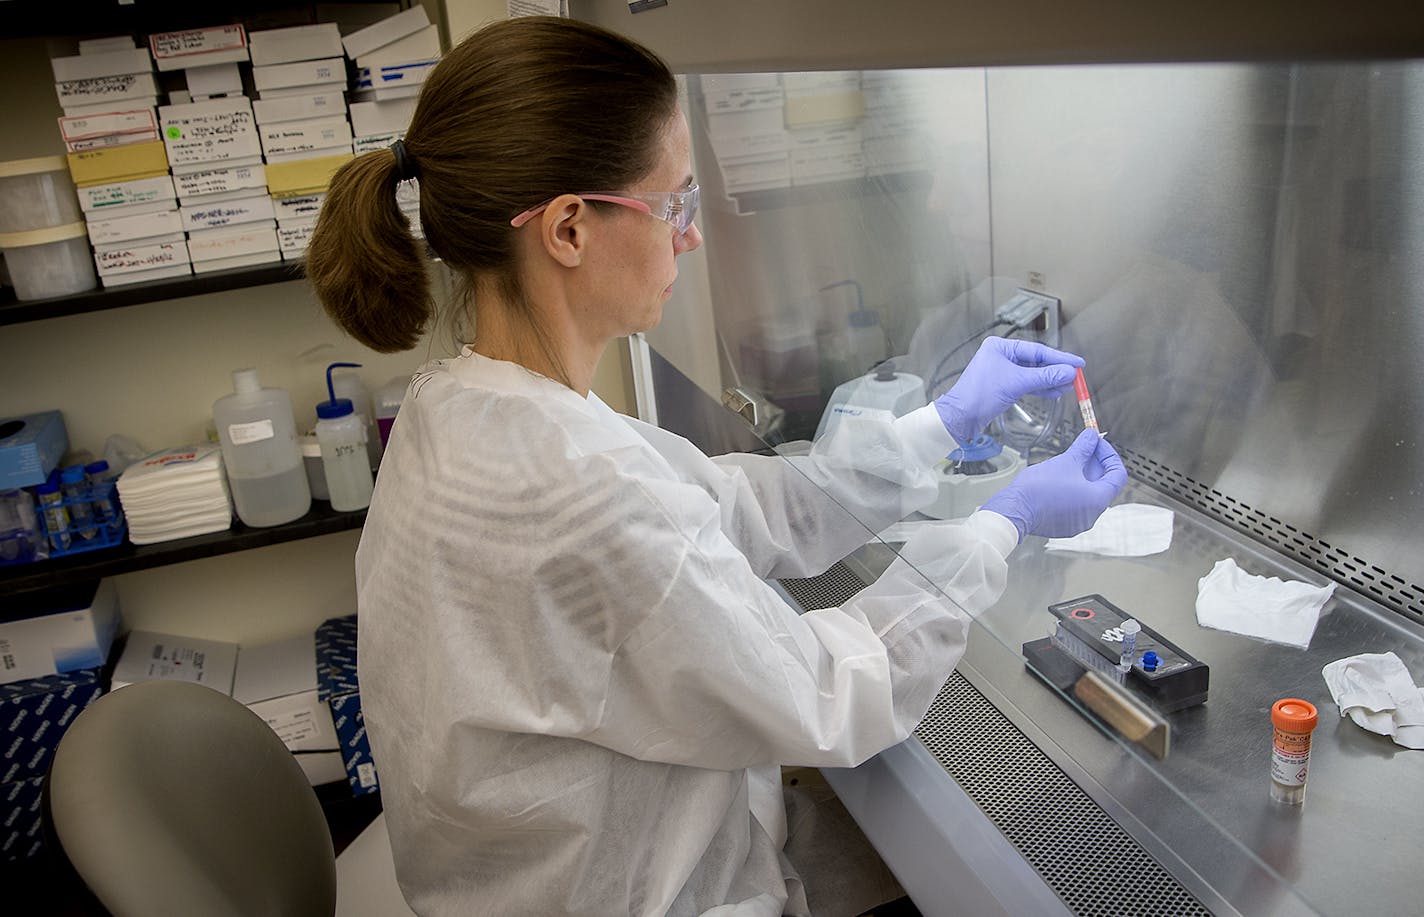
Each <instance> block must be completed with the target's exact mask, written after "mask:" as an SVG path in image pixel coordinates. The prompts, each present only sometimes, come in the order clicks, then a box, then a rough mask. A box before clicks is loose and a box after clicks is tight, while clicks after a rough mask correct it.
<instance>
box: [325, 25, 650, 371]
mask: <svg viewBox="0 0 1424 917" xmlns="http://www.w3.org/2000/svg"><path fill="white" fill-rule="evenodd" d="M676 105H677V87H676V84H675V83H674V81H673V77H672V73H671V72H670V71H669V70H668V68H667V65H666V64H664V63H663V62H662V60H660V59H659V58H658V57H657V55H655V54H653V53H652V52H651V51H649V50H647V49H646V48H644V47H642V46H641V45H638V44H636V43H634V42H631V41H629V40H628V39H626V38H623V37H622V36H620V35H617V34H615V33H613V32H609V31H606V30H604V29H600V28H598V27H596V26H592V25H588V24H586V23H581V22H578V21H576V20H570V19H558V18H552V17H544V16H528V17H522V18H518V19H510V20H505V21H501V22H496V23H493V24H492V25H489V26H486V27H485V28H482V29H480V30H479V31H477V32H475V33H473V34H472V35H470V36H469V37H468V38H466V39H465V40H464V41H462V42H460V44H458V45H457V46H455V47H454V48H452V49H451V50H450V52H449V53H448V54H446V55H445V57H444V58H443V59H442V60H441V62H440V63H439V64H438V65H436V67H435V69H434V70H433V71H432V72H431V73H430V75H429V77H427V78H426V81H425V84H424V88H423V89H422V90H421V93H420V99H419V101H418V102H417V103H416V108H415V114H414V116H413V117H412V118H411V122H410V127H409V128H408V130H407V131H406V135H405V140H404V144H405V151H406V156H407V158H408V162H409V164H410V167H411V168H413V169H414V170H415V171H417V172H418V173H419V175H420V222H421V227H422V229H423V230H424V233H425V238H426V240H427V242H428V243H429V246H430V248H431V250H432V251H434V253H435V254H436V255H437V256H439V257H440V258H441V259H442V260H443V261H444V262H445V264H446V265H447V266H448V267H449V268H451V269H452V270H454V271H455V272H456V273H457V274H458V275H459V277H460V279H461V280H462V281H463V284H462V286H463V287H464V288H466V289H481V288H486V284H488V285H489V286H488V287H487V288H489V289H495V290H499V291H501V293H502V295H503V297H504V298H505V299H506V300H507V301H510V302H513V303H516V304H517V303H519V302H522V297H521V296H520V295H519V294H520V289H521V284H520V281H519V277H518V273H517V270H516V267H515V261H514V244H513V243H514V231H515V230H514V229H513V228H512V227H511V226H510V225H509V221H510V220H511V219H513V218H514V216H515V215H516V214H518V213H520V212H521V211H523V210H526V209H528V208H530V207H533V206H535V205H537V204H539V203H541V202H543V201H546V200H548V199H549V198H551V197H554V196H556V195H559V194H564V193H578V192H582V191H616V190H621V189H624V188H627V187H629V186H630V185H631V184H633V183H634V182H636V181H637V180H638V179H640V178H642V177H644V176H645V175H647V174H648V173H649V172H650V171H652V168H653V166H654V163H655V161H656V151H657V149H658V142H659V140H660V138H661V134H662V131H663V130H664V129H665V128H666V126H667V123H668V119H669V118H671V117H672V114H673V111H674V110H675V108H676ZM396 183H397V179H396V163H395V156H394V155H393V154H392V153H391V152H390V151H389V150H381V151H377V152H372V153H366V154H364V155H362V156H358V157H357V158H356V159H355V160H353V161H352V162H350V163H348V164H346V165H345V166H343V167H342V168H341V169H340V170H339V171H338V172H337V173H336V176H335V178H333V179H332V182H331V187H330V189H329V191H328V193H327V198H326V201H325V203H324V204H323V205H322V209H321V216H320V217H319V218H318V220H317V225H316V231H315V232H314V233H313V235H312V240H311V244H310V246H309V247H308V249H307V275H308V276H309V277H310V278H311V281H312V284H313V286H314V287H315V288H316V293H317V296H318V298H319V299H320V300H321V302H322V304H323V305H324V306H325V307H326V310H327V313H328V314H329V315H330V316H331V318H332V319H333V320H334V321H335V322H336V323H337V324H338V325H340V326H341V327H342V328H344V329H345V330H346V331H348V332H349V333H350V334H351V335H352V336H353V337H355V338H356V339H357V340H359V341H361V342H362V343H364V344H366V345H368V346H370V347H372V348H374V349H375V350H380V351H385V352H389V351H394V350H405V349H409V348H411V347H413V346H415V344H416V342H417V341H418V340H419V338H420V335H421V334H422V332H423V331H424V330H425V326H426V324H427V323H428V322H429V320H430V316H431V312H432V306H431V302H430V289H429V282H428V280H427V279H426V274H425V265H424V261H423V258H422V257H421V243H419V242H418V240H416V238H415V237H414V236H413V235H412V234H411V232H410V229H409V227H408V225H407V224H406V221H405V218H404V217H403V216H402V215H401V213H400V210H399V208H398V207H397V206H396V199H395V187H396ZM456 318H457V320H458V319H459V318H460V316H456Z"/></svg>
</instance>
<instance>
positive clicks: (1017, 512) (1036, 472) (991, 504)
mask: <svg viewBox="0 0 1424 917" xmlns="http://www.w3.org/2000/svg"><path fill="white" fill-rule="evenodd" d="M1126 483H1127V469H1126V468H1125V467H1123V464H1122V459H1121V458H1120V457H1119V456H1118V454H1117V450H1116V449H1114V448H1113V447H1112V445H1111V444H1110V443H1108V441H1107V440H1105V439H1103V438H1102V437H1101V436H1099V435H1098V431H1096V430H1092V429H1088V430H1084V431H1083V432H1082V433H1079V434H1078V438H1077V439H1075V440H1073V444H1072V445H1071V446H1069V447H1068V448H1067V449H1065V450H1063V452H1062V454H1060V455H1055V456H1054V457H1053V458H1051V459H1048V460H1046V461H1042V462H1039V463H1038V464H1037V465H1030V466H1029V467H1027V468H1025V469H1024V470H1023V471H1020V472H1019V474H1018V477H1016V478H1014V480H1013V483H1011V484H1010V485H1009V486H1008V487H1005V488H1004V489H1003V490H1001V491H999V492H998V493H996V494H994V495H993V496H992V497H990V498H989V499H988V500H985V501H984V505H983V506H982V507H981V509H986V510H989V511H991V512H995V513H998V514H999V515H1000V516H1003V517H1004V518H1005V519H1008V520H1009V521H1010V522H1012V523H1013V524H1014V528H1016V529H1018V530H1019V541H1023V538H1024V536H1025V535H1042V536H1044V537H1045V538H1068V537H1070V536H1072V535H1077V534H1078V533H1079V532H1086V531H1087V530H1088V529H1090V528H1092V527H1093V523H1095V522H1097V521H1098V517H1099V516H1101V515H1102V513H1103V510H1105V509H1107V508H1108V504H1109V503H1112V501H1113V498H1114V497H1116V496H1117V493H1118V491H1120V490H1122V487H1123V485H1124V484H1126Z"/></svg>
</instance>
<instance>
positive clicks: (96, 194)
mask: <svg viewBox="0 0 1424 917" xmlns="http://www.w3.org/2000/svg"><path fill="white" fill-rule="evenodd" d="M177 196H178V195H177V192H176V191H175V190H174V187H173V178H172V177H171V176H168V175H159V176H156V177H154V178H138V179H134V180H133V181H121V182H115V183H113V184H109V185H90V186H88V187H87V188H80V189H79V209H80V210H83V211H84V212H85V213H86V214H90V215H97V214H102V213H103V212H104V211H106V210H108V209H110V208H112V207H128V206H131V205H133V204H150V203H157V202H158V201H171V200H173V199H174V198H176V197H177Z"/></svg>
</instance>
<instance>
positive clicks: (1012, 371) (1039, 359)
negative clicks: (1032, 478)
mask: <svg viewBox="0 0 1424 917" xmlns="http://www.w3.org/2000/svg"><path fill="white" fill-rule="evenodd" d="M1082 365H1083V358H1082V357H1079V356H1075V355H1074V354H1071V353H1065V352H1063V351H1061V350H1054V349H1053V348H1052V347H1045V346H1044V345H1043V344H1039V343H1037V342H1035V341H1015V340H1007V339H1005V338H1000V337H988V338H985V339H984V343H982V344H980V345H979V350H978V352H976V353H975V354H974V358H973V359H972V360H970V361H969V365H968V366H966V367H964V372H963V373H961V374H960V376H959V381H958V382H955V383H954V385H953V386H952V387H951V388H950V390H949V391H947V392H945V393H944V394H943V395H940V396H939V397H938V398H936V399H935V403H934V405H935V410H936V411H938V412H939V419H940V420H942V421H944V428H945V429H946V430H948V431H949V435H950V436H953V437H954V441H955V442H956V443H959V444H960V445H961V446H962V445H964V444H965V443H967V442H969V441H970V440H972V439H973V438H974V437H976V436H978V435H979V434H980V433H983V432H984V428H985V427H987V426H988V425H989V421H991V420H993V419H994V418H995V417H998V416H999V415H1000V414H1002V413H1004V412H1005V411H1007V410H1008V409H1009V407H1010V406H1011V405H1012V404H1013V403H1014V402H1015V401H1018V400H1019V399H1020V398H1022V397H1023V396H1024V395H1038V396H1040V397H1043V398H1057V397H1058V396H1059V395H1061V394H1062V393H1063V392H1064V391H1066V390H1067V389H1068V387H1069V386H1071V385H1072V384H1073V375H1074V372H1075V370H1077V369H1078V367H1080V366H1082Z"/></svg>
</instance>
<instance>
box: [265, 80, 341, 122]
mask: <svg viewBox="0 0 1424 917" xmlns="http://www.w3.org/2000/svg"><path fill="white" fill-rule="evenodd" d="M252 111H253V113H254V114H256V115H257V124H258V125H259V126H266V125H268V124H279V123H281V122H283V121H304V120H306V119H308V118H328V117H331V116H333V115H335V116H341V115H344V114H346V93H344V92H342V91H341V90H340V89H328V90H326V91H324V92H309V93H303V94H302V95H295V96H286V97H282V98H276V99H272V98H267V99H257V100H256V101H254V102H253V103H252Z"/></svg>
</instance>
